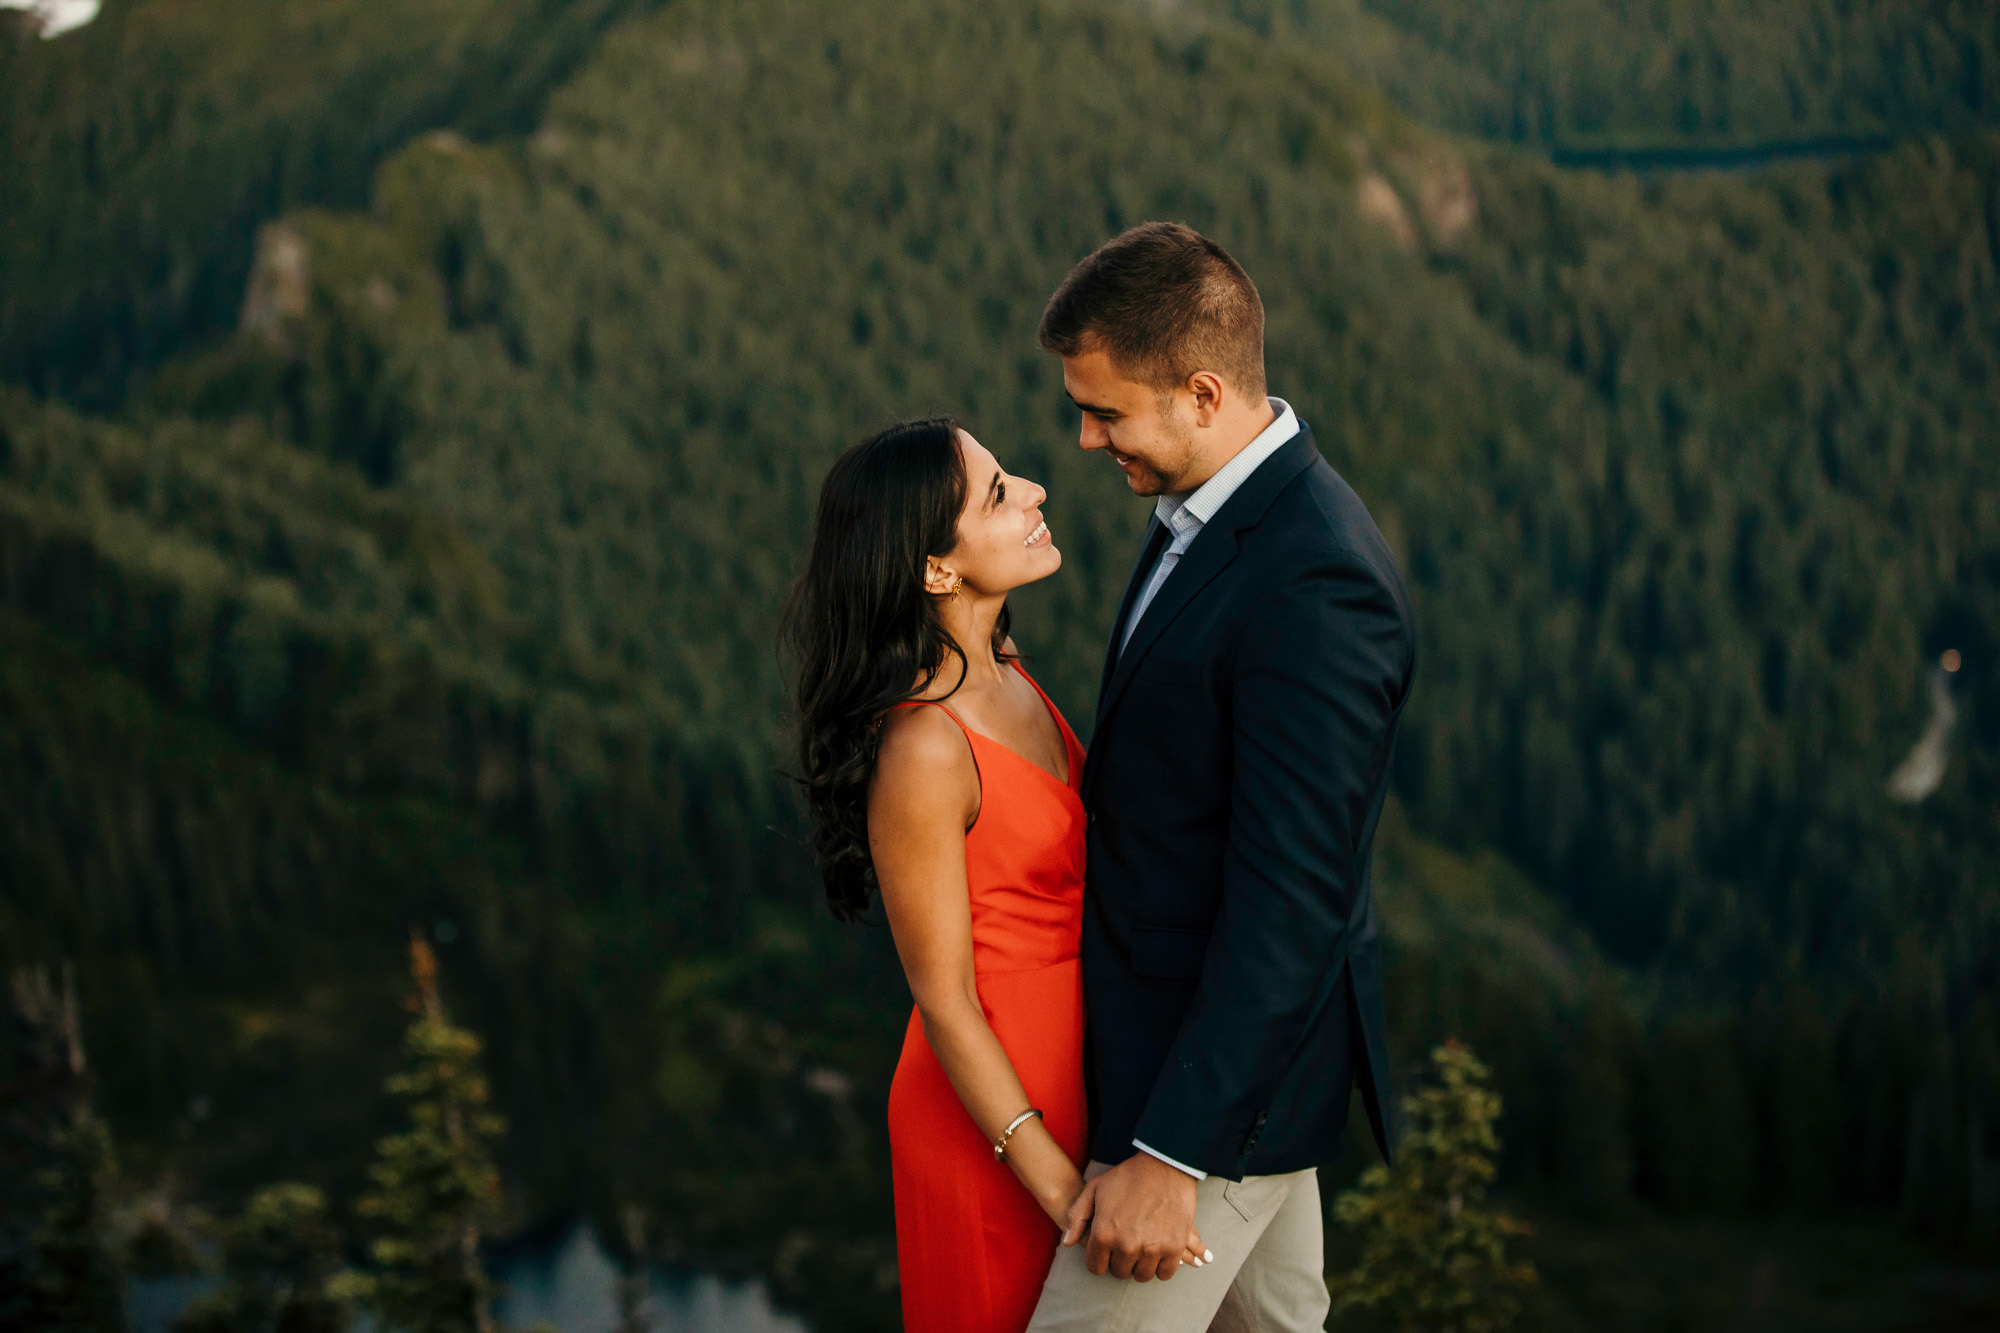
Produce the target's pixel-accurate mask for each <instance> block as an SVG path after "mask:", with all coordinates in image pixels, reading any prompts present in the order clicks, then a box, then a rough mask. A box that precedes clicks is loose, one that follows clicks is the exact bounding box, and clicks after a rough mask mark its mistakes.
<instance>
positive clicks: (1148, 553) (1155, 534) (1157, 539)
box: [1097, 514, 1172, 714]
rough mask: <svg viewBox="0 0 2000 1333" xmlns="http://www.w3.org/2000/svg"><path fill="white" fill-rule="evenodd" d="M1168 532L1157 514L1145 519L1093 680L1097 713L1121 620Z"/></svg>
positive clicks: (1121, 630) (1120, 634) (1129, 611)
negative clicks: (1122, 597) (1141, 538)
mask: <svg viewBox="0 0 2000 1333" xmlns="http://www.w3.org/2000/svg"><path fill="white" fill-rule="evenodd" d="M1171 536H1172V534H1171V533H1170V532H1169V531H1168V530H1167V525H1166V524H1164V523H1162V522H1160V518H1159V515H1158V514H1155V515H1154V516H1153V517H1152V518H1151V519H1148V520H1147V522H1146V539H1145V540H1144V541H1143V542H1141V543H1139V563H1138V564H1136V565H1134V566H1133V567H1132V577H1131V578H1130V579H1128V580H1126V583H1125V600H1124V601H1122V602H1120V603H1118V618H1117V619H1116V620H1113V621H1112V622H1111V643H1110V644H1109V645H1108V646H1107V647H1106V648H1105V651H1104V675H1103V678H1102V679H1100V680H1099V681H1098V682H1097V702H1098V710H1097V711H1098V712H1099V713H1100V714H1101V713H1102V712H1103V711H1104V694H1105V691H1106V690H1108V689H1110V688H1111V673H1112V672H1113V671H1115V670H1116V669H1117V667H1118V658H1119V651H1118V642H1119V640H1120V639H1121V638H1123V637H1124V635H1125V622H1126V619H1127V618H1128V617H1129V616H1131V614H1132V603H1134V602H1136V601H1138V600H1139V590H1140V589H1141V588H1144V587H1145V586H1146V579H1147V577H1148V576H1149V575H1150V574H1151V573H1152V572H1153V566H1154V565H1156V564H1158V563H1159V560H1160V552H1162V551H1164V550H1166V549H1167V542H1168V540H1169V539H1170V537H1171Z"/></svg>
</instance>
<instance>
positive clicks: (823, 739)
mask: <svg viewBox="0 0 2000 1333" xmlns="http://www.w3.org/2000/svg"><path fill="white" fill-rule="evenodd" d="M958 431H959V425H958V422H956V421H954V420H952V419H950V418H949V417H929V418H926V419H924V420H922V421H905V422H901V423H899V424H897V425H894V426H890V427H889V428H888V429H886V430H883V431H880V432H878V433H876V434H875V435H872V436H870V437H869V438H868V439H866V440H863V441H862V442H861V443H860V444H857V445H855V446H854V447H853V448H851V449H849V450H848V451H847V452H846V453H844V454H842V455H841V456H840V457H839V458H838V459H837V460H835V462H834V465H833V467H832V468H831V469H830V470H829V471H828V472H827V474H826V480H825V481H824V482H822V483H820V488H819V512H818V514H817V516H816V517H815V519H814V521H813V533H812V545H811V547H810V548H809V550H808V552H807V554H806V567H805V572H804V573H803V574H801V575H800V576H799V580H798V582H797V583H796V584H795V585H794V586H793V588H792V595H791V600H790V603H789V604H788V605H787V607H786V609H785V622H784V644H785V647H786V649H787V651H788V655H789V656H790V658H791V666H792V671H793V676H792V691H793V701H794V704H795V706H796V708H797V710H798V764H799V771H798V772H797V773H796V774H794V775H793V776H794V777H795V778H796V779H797V781H798V783H799V785H800V786H801V787H802V788H804V790H805V798H806V806H807V809H808V810H809V811H810V812H811V815H812V850H813V858H814V860H816V861H817V862H818V863H819V873H820V878H821V879H822V880H823V881H824V882H825V884H826V901H827V905H828V906H829V907H831V908H832V909H833V914H834V915H835V916H836V917H839V918H840V919H842V920H844V921H851V920H855V919H857V918H859V917H861V916H863V915H864V914H866V912H867V911H868V908H869V905H870V904H871V903H872V902H873V901H874V898H875V894H876V892H877V889H878V887H879V886H878V885H877V882H876V879H875V863H874V861H873V859H872V858H871V857H870V856H869V855H868V785H869V783H870V781H871V780H872V779H873V778H874V776H875V758H876V753H877V751H878V749H879V748H880V745H881V731H880V728H881V723H882V717H883V715H884V714H885V713H887V712H888V710H889V709H890V708H891V707H893V706H894V705H896V704H899V703H901V702H903V701H904V700H906V699H913V698H915V697H916V696H918V695H920V694H922V693H924V692H925V691H926V690H928V689H929V688H930V686H931V683H932V682H933V681H935V680H936V679H937V677H938V675H939V673H940V672H942V671H944V670H945V668H946V664H947V661H948V659H950V658H953V657H956V658H957V659H958V671H959V676H960V679H961V680H963V678H964V673H965V670H966V668H967V666H968V665H969V663H968V661H967V659H966V655H965V649H964V648H963V647H962V646H961V645H960V644H959V643H958V642H957V641H956V640H954V639H953V638H952V636H951V632H950V631H949V630H947V629H946V628H945V626H944V621H943V619H942V618H941V617H940V616H939V602H940V599H939V598H937V597H936V596H935V595H934V594H932V593H930V592H928V591H926V590H925V588H924V574H925V569H926V560H927V557H930V556H942V555H944V554H945V553H946V552H948V551H950V550H951V549H952V548H953V547H954V546H956V545H957V544H958V516H959V514H960V513H961V512H963V510H964V509H965V495H966V484H967V483H966V476H965V455H964V454H963V452H961V450H960V449H959V446H958ZM1006 641H1007V613H1006V612H1005V611H1004V610H1003V611H1002V612H1001V613H1000V620H999V623H998V624H997V625H995V626H994V629H993V642H992V644H991V650H992V652H993V654H994V656H996V657H1004V656H1005V655H1004V654H1003V653H1002V652H1001V645H1002V644H1003V643H1005V642H1006ZM952 688H953V689H954V690H956V689H957V685H956V684H954V685H953V687H952Z"/></svg>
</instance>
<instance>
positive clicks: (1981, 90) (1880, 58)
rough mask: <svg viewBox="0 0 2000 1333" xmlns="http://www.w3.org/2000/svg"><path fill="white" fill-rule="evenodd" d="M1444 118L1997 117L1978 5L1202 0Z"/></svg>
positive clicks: (1696, 132)
mask: <svg viewBox="0 0 2000 1333" xmlns="http://www.w3.org/2000/svg"><path fill="white" fill-rule="evenodd" d="M1192 8H1194V9H1195V10H1196V11H1197V12H1199V13H1204V14H1209V15H1213V16H1216V17H1218V18H1222V19H1224V20H1227V21H1231V22H1237V23H1242V24H1245V25H1247V26H1249V27H1251V28H1252V29H1254V30H1255V31H1257V32H1259V33H1262V34H1264V35H1266V36H1269V37H1271V38H1272V39H1273V40H1274V41H1276V42H1279V43H1283V44H1296V45H1301V46H1307V47H1311V48H1313V49H1316V50H1320V51H1324V52H1326V53H1327V54H1329V55H1331V56H1333V57H1334V58H1335V59H1337V60H1339V61H1340V62H1341V63H1342V64H1343V65H1344V66H1346V67H1347V68H1348V69H1350V70H1352V71H1353V72H1354V73H1355V74H1356V75H1358V76H1359V77H1361V78H1363V79H1365V80H1367V81H1368V82H1370V83H1373V84H1375V85H1376V86H1378V87H1381V88H1382V89H1384V90H1385V91H1387V92H1388V93H1390V94H1391V95H1392V96H1393V97H1395V98H1396V100H1397V101H1398V102H1399V103H1400V104H1402V105H1403V106H1404V107H1406V108H1407V109H1409V111H1410V112H1411V113H1412V114H1414V115H1416V116H1418V117H1420V118H1422V119H1424V120H1427V121H1430V122H1431V123H1433V124H1437V125H1443V126H1447V127H1449V128H1451V129H1454V130H1458V131H1461V132H1463V133H1467V134H1476V135H1480V136H1482V137H1486V138H1496V139H1511V140H1517V141H1521V142H1525V143H1531V144H1541V145H1547V146H1554V147H1569V148H1625V149H1648V148H1663V147H1680V148H1688V147H1696V146H1699V147H1706V148H1717V147H1730V146H1749V145H1764V144H1772V143H1786V142H1795V141H1801V140H1804V141H1814V140H1820V141H1827V140H1831V141H1842V140H1844V141H1865V140H1872V139H1882V138H1895V137H1900V136H1903V135H1907V134H1910V133H1912V132H1957V133H1964V132H1966V131H1968V130H1973V129H1977V128H1979V127H1981V126H1989V127H1990V126H1992V125H1993V124H1994V123H1995V122H1996V121H2000V14H1996V13H1995V11H1994V9H1993V7H1992V6H1991V5H1987V4H1981V3H1979V0H1924V2H1921V3H1909V2H1908V0H1858V2H1857V0H1681V2H1680V3H1658V0H1483V2H1482V3H1478V4H1464V3H1458V2H1457V0H1198V2H1197V3H1196V4H1195V5H1194V6H1192Z"/></svg>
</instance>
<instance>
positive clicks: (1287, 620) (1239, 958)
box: [1136, 552, 1413, 1177]
mask: <svg viewBox="0 0 2000 1333" xmlns="http://www.w3.org/2000/svg"><path fill="white" fill-rule="evenodd" d="M1412 651H1413V645H1412V643H1411V640H1410V634H1409V628H1408V626H1407V624H1406V623H1405V621H1404V618H1403V615H1402V613H1401V610H1400V608H1399V606H1398V604H1397V601H1396V599H1395V597H1394V595H1393V594H1392V593H1391V591H1390V587H1389V585H1388V583H1387V581H1386V580H1385V579H1384V578H1383V577H1382V576H1381V575H1380V574H1378V573H1377V572H1376V571H1375V569H1374V568H1373V567H1372V566H1370V565H1369V564H1367V563H1366V562H1365V561H1363V560H1361V559H1360V558H1359V557H1357V556H1355V555H1353V554H1351V553H1348V552H1329V553H1326V554H1325V555H1323V556H1320V557H1317V558H1315V559H1313V560H1312V561H1310V562H1308V563H1307V564H1305V565H1304V566H1303V567H1301V568H1299V569H1297V570H1296V571H1294V572H1293V573H1292V574H1291V575H1290V576H1289V577H1287V578H1286V579H1285V580H1284V581H1283V582H1282V583H1280V584H1279V585H1278V586H1276V587H1275V588H1273V589H1272V590H1271V591H1270V592H1269V593H1267V594H1266V595H1265V596H1264V597H1263V598H1261V599H1260V600H1259V603H1258V605H1257V606H1256V607H1255V608H1254V609H1253V611H1252V613H1251V618H1250V623H1249V624H1248V625H1247V626H1246V628H1245V631H1244V636H1243V640H1242V643H1241V646H1240V647H1239V649H1238V654H1237V661H1236V670H1235V679H1234V682H1233V700H1232V702H1233V706H1234V728H1235V733H1234V741H1235V765H1234V767H1235V772H1234V789H1233V792H1232V795H1231V804H1230V828H1229V843H1228V848H1227V851H1226V853H1225V856H1224V863H1223V892H1222V903H1221V908H1220V910H1219V912H1218V914H1217V917H1216V921H1215V925H1214V929H1213V933H1212V934H1211V936H1210V939H1209V945H1208V955H1207V961H1206V963H1205V964H1204V966H1203V970H1202V976H1201V981H1200V983H1199V985H1198V987H1197V989H1196V992H1195V997H1194V1000H1193V1002H1192V1004H1191V1005H1190V1006H1189V1009H1188V1013H1187V1017H1186V1018H1185V1019H1184V1021H1183V1022H1182V1025H1181V1031H1180V1033H1179V1035H1178V1036H1177V1037H1176V1039H1175V1041H1174V1044H1173V1046H1172V1047H1171V1048H1170V1049H1169V1051H1168V1054H1167V1058H1166V1061H1165V1062H1164V1064H1163V1065H1162V1066H1161V1070H1160V1074H1159V1078H1158V1080H1157V1081H1156V1082H1155V1083H1154V1086H1153V1094H1152V1097H1151V1098H1150V1099H1149V1101H1148V1102H1147V1105H1146V1110H1145V1112H1144V1113H1143V1114H1142V1115H1141V1117H1140V1119H1139V1124H1138V1129H1137V1134H1136V1137H1137V1138H1139V1139H1141V1140H1143V1141H1144V1142H1145V1143H1146V1144H1147V1145H1148V1146H1149V1147H1150V1148H1152V1149H1154V1150H1155V1151H1156V1152H1157V1153H1160V1154H1164V1155H1166V1156H1168V1157H1170V1158H1172V1159H1174V1160H1175V1161H1179V1162H1185V1163H1187V1164H1189V1165H1191V1166H1195V1167H1198V1168H1200V1169H1202V1170H1206V1171H1209V1172H1219V1173H1221V1174H1224V1175H1229V1176H1232V1177H1233V1176H1235V1175H1237V1174H1238V1173H1239V1165H1240V1163H1241V1161H1242V1159H1243V1157H1244V1155H1245V1153H1246V1151H1247V1150H1246V1148H1245V1141H1246V1140H1247V1138H1248V1137H1249V1135H1250V1134H1251V1132H1252V1130H1253V1129H1254V1127H1255V1126H1256V1124H1257V1116H1258V1114H1259V1112H1261V1111H1263V1110H1265V1109H1266V1108H1267V1107H1268V1106H1269V1105H1270V1100H1271V1097H1272V1095H1273V1094H1274V1092H1275V1091H1276V1087H1277V1084H1278V1082H1279V1080H1280V1079H1281V1078H1282V1077H1283V1075H1284V1073H1285V1072H1286V1069H1287V1067H1288V1064H1289V1061H1290V1058H1291V1055H1292V1053H1293V1052H1294V1051H1296V1050H1297V1048H1298V1044H1299V1041H1300V1040H1301V1039H1302V1037H1303V1035H1304V1032H1305V1028H1306V1024H1307V1022H1308V1021H1309V1019H1310V1017H1311V1013H1312V1009H1313V1005H1314V1002H1315V1000H1316V999H1317V998H1318V996H1319V993H1320V989H1321V986H1322V983H1323V981H1324V978H1325V976H1326V974H1327V972H1328V971H1329V970H1330V969H1332V968H1334V967H1337V966H1339V965H1340V961H1341V960H1342V959H1343V957H1344V956H1345V952H1346V947H1347V937H1348V932H1349V930H1350V928H1352V927H1353V926H1355V925H1358V924H1359V923H1357V922H1354V921H1353V920H1352V916H1353V910H1354V905H1355V898H1356V896H1357V894H1358V892H1359V885H1358V884H1357V883H1356V877H1355V862H1354V852H1355V844H1356V842H1357V841H1358V840H1359V838H1360V836H1361V831H1362V825H1363V823H1364V822H1365V821H1366V819H1367V817H1368V810H1369V807H1370V805H1371V803H1372V801H1373V798H1374V795H1375V789H1376V787H1377V786H1378V785H1379V783H1380V782H1381V781H1382V777H1383V772H1382V770H1383V768H1384V766H1385V765H1386V763H1387V760H1388V756H1387V753H1386V744H1385V742H1386V740H1387V738H1388V735H1389V731H1390V728H1391V726H1392V725H1393V723H1394V720H1395V716H1396V711H1397V709H1398V708H1399V707H1400V705H1401V703H1402V698H1403V694H1404V691H1405V689H1406V687H1407V683H1408V678H1409V666H1410V660H1411V654H1412Z"/></svg>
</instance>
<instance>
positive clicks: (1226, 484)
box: [1153, 398, 1299, 537]
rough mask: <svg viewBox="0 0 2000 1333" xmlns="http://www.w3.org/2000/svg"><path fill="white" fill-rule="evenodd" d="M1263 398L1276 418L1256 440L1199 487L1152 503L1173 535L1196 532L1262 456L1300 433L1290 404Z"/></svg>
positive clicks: (1185, 534)
mask: <svg viewBox="0 0 2000 1333" xmlns="http://www.w3.org/2000/svg"><path fill="white" fill-rule="evenodd" d="M1265 401H1267V402H1269V403H1270V404H1271V410H1272V411H1273V412H1276V413H1277V414H1278V419H1277V420H1276V421H1273V422H1272V423H1271V424H1270V425H1268V426H1266V427H1264V429H1263V430H1262V431H1261V432H1259V434H1258V436H1257V438H1256V439H1254V440H1252V441H1250V443H1248V444H1246V445H1244V446H1243V448H1242V449H1241V450H1240V451H1239V452H1238V453H1237V455H1236V457H1234V458H1232V459H1230V460H1229V461H1228V462H1227V463H1224V464H1223V465H1222V466H1221V467H1219V468H1217V469H1216V471H1215V475H1214V476H1212V477H1210V478H1209V479H1208V480H1207V481H1204V482H1203V483H1202V484H1201V485H1200V486H1198V487H1196V488H1195V489H1194V490H1192V491H1183V492H1181V493H1180V494H1178V495H1162V496H1161V497H1160V498H1159V500H1158V501H1157V502H1155V504H1154V505H1153V514H1154V516H1155V517H1157V518H1158V519H1159V520H1160V522H1162V523H1164V524H1166V526H1167V529H1168V531H1170V532H1172V533H1173V534H1174V535H1175V536H1176V537H1185V536H1187V535H1188V534H1189V533H1192V532H1199V531H1200V530H1201V529H1202V528H1203V527H1204V526H1206V525H1207V523H1208V520H1210V519H1211V518H1214V517H1215V511H1216V510H1218V509H1220V508H1222V506H1223V504H1224V503H1226V502H1227V501H1228V499H1229V497H1230V496H1232V495H1234V494H1236V491H1237V488H1238V487H1240V486H1242V484H1243V483H1244V482H1245V481H1248V480H1249V479H1250V474H1251V473H1252V472H1255V471H1256V470H1257V469H1258V467H1259V466H1260V465H1261V464H1262V463H1263V462H1264V460H1265V459H1267V458H1269V457H1270V456H1271V455H1272V454H1275V453H1277V452H1278V449H1279V446H1281V445H1283V444H1284V443H1285V442H1286V441H1288V440H1290V439H1291V438H1292V437H1293V436H1294V435H1297V434H1298V433H1299V418H1298V416H1297V414H1296V413H1294V412H1293V411H1292V405H1291V404H1290V403H1288V402H1286V401H1285V400H1284V399H1282V398H1268V399H1266V400H1265Z"/></svg>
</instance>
